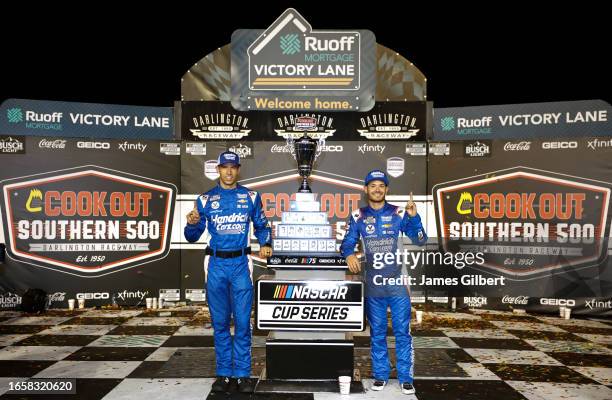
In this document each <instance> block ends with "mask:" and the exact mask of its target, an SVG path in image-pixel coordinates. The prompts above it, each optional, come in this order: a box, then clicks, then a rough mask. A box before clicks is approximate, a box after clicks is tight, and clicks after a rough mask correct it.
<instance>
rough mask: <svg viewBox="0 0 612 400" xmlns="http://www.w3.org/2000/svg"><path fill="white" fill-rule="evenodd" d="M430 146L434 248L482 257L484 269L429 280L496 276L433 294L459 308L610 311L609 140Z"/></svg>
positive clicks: (436, 273)
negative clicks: (451, 299) (454, 302)
mask: <svg viewBox="0 0 612 400" xmlns="http://www.w3.org/2000/svg"><path fill="white" fill-rule="evenodd" d="M429 146H430V149H431V148H432V147H434V148H445V149H446V151H445V152H438V153H433V152H431V151H430V156H429V163H428V176H429V181H428V184H429V188H428V192H429V191H431V193H432V195H433V199H434V205H435V212H434V213H435V220H436V226H437V236H438V238H439V240H440V244H441V246H442V248H444V249H445V250H449V251H453V252H462V251H463V252H465V251H468V250H472V251H482V252H483V253H484V259H485V263H484V265H482V266H478V267H465V268H463V269H458V268H448V267H445V268H440V269H435V268H434V269H431V268H430V269H429V272H428V274H429V275H430V277H432V278H433V277H439V278H454V279H461V278H460V277H461V276H481V277H484V278H490V279H495V278H497V279H498V280H497V284H492V285H491V284H489V285H486V286H480V285H479V282H478V281H469V282H467V283H466V284H463V285H449V286H444V285H443V286H440V287H439V290H440V291H441V292H446V293H448V295H450V296H456V297H458V298H459V300H460V301H459V303H458V306H459V305H461V304H462V302H463V303H466V305H468V306H485V305H486V306H488V307H503V308H508V307H519V308H527V309H529V310H540V311H552V310H556V309H558V307H559V306H571V307H572V308H573V309H574V312H577V313H591V314H608V315H609V314H610V313H611V312H610V296H611V294H612V269H611V268H610V259H609V257H608V254H609V253H610V250H609V247H610V244H609V235H610V217H611V214H610V210H609V205H610V190H611V188H612V184H611V183H610V176H611V172H612V164H611V161H610V160H611V155H612V145H611V142H610V139H609V137H608V138H605V137H576V138H546V139H541V140H534V139H528V140H508V139H506V140H482V139H479V140H473V141H454V142H450V143H440V142H431V143H430V144H429ZM501 279H503V281H504V282H505V284H500V280H501Z"/></svg>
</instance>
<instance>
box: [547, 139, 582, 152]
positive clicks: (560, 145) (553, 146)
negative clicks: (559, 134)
mask: <svg viewBox="0 0 612 400" xmlns="http://www.w3.org/2000/svg"><path fill="white" fill-rule="evenodd" d="M542 148H543V149H544V150H559V149H577V148H578V142H576V141H564V142H542Z"/></svg>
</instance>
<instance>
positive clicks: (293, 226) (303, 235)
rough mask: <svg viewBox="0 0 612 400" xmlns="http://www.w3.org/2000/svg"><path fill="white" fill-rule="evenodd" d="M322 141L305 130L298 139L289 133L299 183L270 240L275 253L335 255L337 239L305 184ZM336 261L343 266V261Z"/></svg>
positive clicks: (313, 195) (319, 151)
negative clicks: (293, 198)
mask: <svg viewBox="0 0 612 400" xmlns="http://www.w3.org/2000/svg"><path fill="white" fill-rule="evenodd" d="M324 144H325V140H323V139H319V140H315V139H312V138H310V137H308V135H307V134H306V133H304V136H302V137H301V138H299V139H298V140H294V139H293V138H292V137H291V136H289V137H288V138H287V145H288V146H289V148H290V149H291V155H292V156H293V158H294V159H295V160H296V161H297V163H298V171H299V174H300V176H301V177H302V184H301V185H300V188H299V189H298V192H297V193H296V194H295V200H292V201H291V202H290V207H289V211H284V212H283V213H282V222H281V223H280V224H278V225H277V226H276V235H275V236H276V237H275V238H274V239H272V246H273V249H274V252H275V254H319V255H324V256H332V255H337V250H336V240H335V239H333V237H332V235H333V233H332V227H331V225H330V224H329V222H328V218H327V213H325V212H321V203H320V202H319V201H317V199H316V195H315V194H313V193H312V190H311V189H310V186H309V185H308V177H309V176H310V174H311V173H312V166H313V164H314V162H315V161H316V159H317V158H318V157H319V155H320V154H321V151H322V150H323V145H324ZM337 262H338V264H339V265H340V266H341V267H344V264H343V260H338V261H337Z"/></svg>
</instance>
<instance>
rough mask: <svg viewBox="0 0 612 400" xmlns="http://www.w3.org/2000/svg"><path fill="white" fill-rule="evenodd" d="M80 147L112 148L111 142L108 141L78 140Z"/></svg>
mask: <svg viewBox="0 0 612 400" xmlns="http://www.w3.org/2000/svg"><path fill="white" fill-rule="evenodd" d="M77 147H78V148H79V149H102V150H108V149H110V143H108V142H77Z"/></svg>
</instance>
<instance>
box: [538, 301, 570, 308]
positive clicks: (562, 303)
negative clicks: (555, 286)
mask: <svg viewBox="0 0 612 400" xmlns="http://www.w3.org/2000/svg"><path fill="white" fill-rule="evenodd" d="M540 304H542V305H544V306H570V307H573V306H575V305H576V300H574V299H540Z"/></svg>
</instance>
